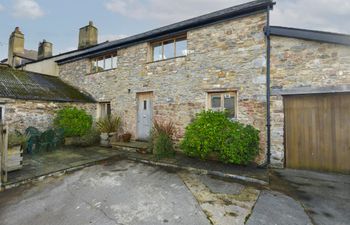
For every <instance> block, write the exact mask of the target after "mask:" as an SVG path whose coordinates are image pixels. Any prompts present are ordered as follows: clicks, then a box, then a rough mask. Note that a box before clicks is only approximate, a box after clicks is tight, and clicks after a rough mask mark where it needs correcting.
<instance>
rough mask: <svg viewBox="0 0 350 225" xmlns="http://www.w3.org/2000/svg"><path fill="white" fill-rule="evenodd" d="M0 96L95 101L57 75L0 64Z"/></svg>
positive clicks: (61, 100) (59, 100)
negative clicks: (16, 68)
mask: <svg viewBox="0 0 350 225" xmlns="http://www.w3.org/2000/svg"><path fill="white" fill-rule="evenodd" d="M0 97H3V98H14V99H24V100H44V101H56V102H95V100H94V99H93V98H92V97H91V96H90V95H88V94H86V93H83V92H81V91H79V90H78V89H76V88H74V87H72V86H70V85H68V84H67V83H65V82H63V81H62V80H61V79H59V78H58V77H54V76H49V75H44V74H39V73H33V72H28V71H23V70H15V69H13V68H11V67H9V66H5V65H0Z"/></svg>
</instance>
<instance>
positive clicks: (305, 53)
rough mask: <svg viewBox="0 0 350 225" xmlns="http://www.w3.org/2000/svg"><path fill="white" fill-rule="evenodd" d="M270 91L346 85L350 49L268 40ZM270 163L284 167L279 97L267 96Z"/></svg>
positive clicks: (293, 41) (298, 41) (348, 83)
mask: <svg viewBox="0 0 350 225" xmlns="http://www.w3.org/2000/svg"><path fill="white" fill-rule="evenodd" d="M271 46H272V49H271V88H272V90H273V91H276V90H278V91H279V92H281V91H282V92H283V90H288V89H293V88H300V87H304V88H305V87H306V89H307V88H310V90H311V89H312V88H317V87H323V88H325V87H337V86H341V85H350V64H349V63H350V47H347V46H343V45H336V44H327V43H320V42H314V41H306V40H301V39H293V38H284V37H276V36H272V37H271ZM271 125H272V126H271V131H272V133H271V141H272V146H271V153H272V158H271V159H272V163H273V165H276V166H283V164H284V111H283V97H282V96H281V95H273V96H272V97H271Z"/></svg>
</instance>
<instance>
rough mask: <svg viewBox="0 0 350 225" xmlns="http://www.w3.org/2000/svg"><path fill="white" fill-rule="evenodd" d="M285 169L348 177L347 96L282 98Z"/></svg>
mask: <svg viewBox="0 0 350 225" xmlns="http://www.w3.org/2000/svg"><path fill="white" fill-rule="evenodd" d="M284 110H285V147H286V166H287V167H289V168H296V169H311V170H320V171H332V172H344V173H350V93H342V94H312V95H294V96H285V97H284Z"/></svg>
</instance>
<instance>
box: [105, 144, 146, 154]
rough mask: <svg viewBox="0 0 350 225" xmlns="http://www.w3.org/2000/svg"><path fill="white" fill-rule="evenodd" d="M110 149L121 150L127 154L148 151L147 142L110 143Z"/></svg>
mask: <svg viewBox="0 0 350 225" xmlns="http://www.w3.org/2000/svg"><path fill="white" fill-rule="evenodd" d="M111 145H112V148H115V149H121V150H124V151H129V152H141V153H145V152H147V151H148V142H142V141H131V142H112V143H111Z"/></svg>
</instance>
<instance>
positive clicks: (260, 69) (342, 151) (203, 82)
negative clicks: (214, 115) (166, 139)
mask: <svg viewBox="0 0 350 225" xmlns="http://www.w3.org/2000/svg"><path fill="white" fill-rule="evenodd" d="M273 5H274V3H273V2H272V1H270V0H260V1H253V2H249V3H245V4H242V5H238V6H234V7H231V8H227V9H223V10H220V11H217V12H213V13H209V14H206V15H203V16H200V17H196V18H193V19H189V20H185V21H182V22H179V23H175V24H172V25H169V26H165V27H161V28H158V29H155V30H151V31H148V32H145V33H141V34H138V35H134V36H131V37H127V38H124V39H120V40H116V41H111V42H105V43H102V44H96V43H97V29H95V27H93V25H92V23H90V24H89V25H88V26H87V27H84V28H82V29H81V30H80V35H79V36H80V40H79V49H78V50H76V51H73V52H68V53H66V54H61V55H58V56H52V57H49V58H48V59H49V60H50V63H51V68H53V67H55V71H54V72H52V73H50V74H51V75H54V76H58V77H59V78H60V79H62V80H63V81H64V82H67V83H69V84H70V85H72V86H74V87H76V88H78V89H80V90H83V91H84V92H87V93H89V94H91V95H92V97H93V98H94V99H95V100H96V101H98V103H97V106H96V109H97V113H96V116H97V117H98V115H100V114H103V112H105V111H106V110H109V111H111V112H112V113H113V114H118V115H120V116H121V117H122V118H123V121H124V125H123V126H124V130H125V131H129V132H131V133H132V134H133V138H134V139H141V140H145V139H147V138H148V136H149V131H150V129H151V126H152V121H153V120H154V119H157V120H166V121H173V122H174V123H175V125H176V128H177V130H178V133H177V138H178V139H181V137H182V136H183V134H184V129H185V127H186V126H187V125H188V124H189V123H190V122H191V120H192V119H193V118H194V117H195V115H196V113H198V112H200V111H202V110H207V109H212V110H224V109H226V110H228V111H229V112H230V117H231V118H232V119H233V120H237V121H240V122H242V123H246V124H251V125H253V126H254V127H256V128H257V129H259V130H260V139H261V143H260V146H261V153H260V154H259V157H258V158H257V159H256V161H257V162H258V163H261V164H262V163H264V162H267V163H269V162H270V161H271V164H272V166H276V167H283V166H286V167H291V168H303V169H316V170H327V171H339V172H349V171H350V166H349V164H348V163H347V162H346V159H348V158H349V157H350V150H349V149H350V142H349V138H347V136H346V135H347V134H348V133H350V122H349V121H350V118H349V115H350V94H349V93H350V36H349V35H343V34H336V33H330V32H320V31H312V30H304V29H294V28H286V27H276V26H270V24H269V11H270V10H271V9H272V7H273ZM82 45H83V46H84V45H85V48H84V47H82ZM46 65H48V64H47V61H46V60H45V59H44V60H38V61H36V62H30V63H27V64H24V65H22V66H21V68H24V69H26V70H29V68H34V67H37V68H43V67H45V66H46Z"/></svg>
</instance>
